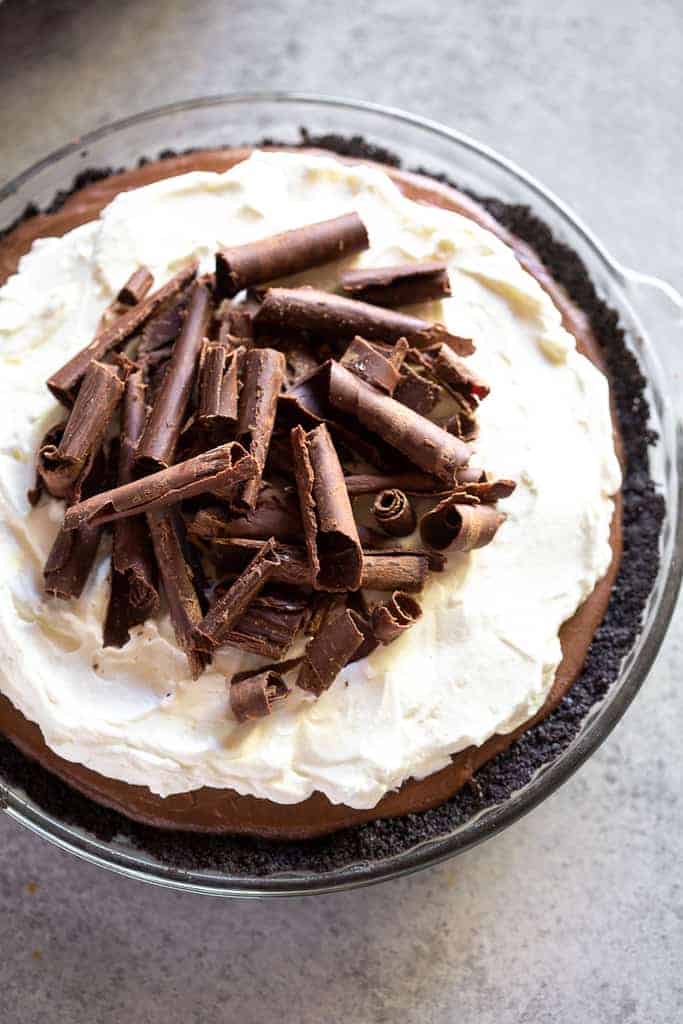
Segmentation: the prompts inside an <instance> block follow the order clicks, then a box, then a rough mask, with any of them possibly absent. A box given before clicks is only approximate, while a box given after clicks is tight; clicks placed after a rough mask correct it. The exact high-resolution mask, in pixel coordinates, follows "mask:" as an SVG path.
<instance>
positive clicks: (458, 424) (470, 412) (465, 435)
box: [443, 403, 479, 444]
mask: <svg viewBox="0 0 683 1024" xmlns="http://www.w3.org/2000/svg"><path fill="white" fill-rule="evenodd" d="M443 427H444V430H446V431H448V433H449V434H452V435H453V437H459V438H460V440H461V441H464V442H465V444H471V443H472V442H473V441H476V439H477V437H478V436H479V424H478V423H477V419H476V415H475V409H474V407H472V406H468V405H466V404H465V403H463V404H462V405H461V406H460V408H459V409H458V411H457V412H454V413H453V415H452V416H449V417H448V419H447V420H446V422H445V423H444V425H443Z"/></svg>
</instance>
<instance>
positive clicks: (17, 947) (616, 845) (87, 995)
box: [0, 0, 683, 1024]
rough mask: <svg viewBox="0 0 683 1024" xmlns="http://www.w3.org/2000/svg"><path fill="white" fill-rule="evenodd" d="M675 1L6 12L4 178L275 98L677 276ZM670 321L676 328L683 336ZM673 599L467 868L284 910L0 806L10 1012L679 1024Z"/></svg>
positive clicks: (121, 6) (682, 32)
mask: <svg viewBox="0 0 683 1024" xmlns="http://www.w3.org/2000/svg"><path fill="white" fill-rule="evenodd" d="M682 52H683V7H682V6H681V4H680V3H679V2H678V0H651V2H650V3H649V4H648V5H647V8H646V9H645V8H644V7H643V5H642V4H640V3H637V2H635V0H604V2H603V3H602V4H596V3H595V2H594V0H573V2H572V3H571V4H558V5H551V6H549V5H548V4H547V2H546V0H507V2H504V0H489V2H487V3H480V2H477V0H457V2H456V3H452V4H443V3H442V2H440V0H422V2H421V3H420V4H419V5H416V4H414V3H412V2H411V0H393V2H392V3H389V2H387V0H375V2H373V3H372V4H363V5H361V4H354V5H349V4H347V5H339V4H336V3H332V2H329V0H314V2H313V3H311V2H310V0H308V2H305V0H270V2H265V0H250V2H246V0H244V2H243V0H233V2H232V3H231V4H218V3H215V2H213V0H195V3H193V4H187V3H183V2H181V0H164V2H163V3H160V2H158V0H137V2H133V0H122V2H120V3H117V4H111V3H107V2H104V0H91V2H89V3H88V2H86V0H82V2H76V0H70V2H60V0H52V2H51V3H44V2H41V0H37V2H28V0H24V2H21V0H5V3H4V4H1V3H0V89H1V95H2V103H1V104H0V137H2V139H3V145H2V146H1V147H0V185H2V184H3V183H4V182H5V181H6V180H7V179H8V178H9V177H11V176H12V175H13V174H14V173H16V172H18V171H19V170H21V169H22V168H23V167H25V166H26V165H27V164H29V163H30V162H32V161H33V160H35V159H37V158H38V157H40V156H43V155H44V154H45V153H46V152H48V151H49V150H51V149H52V148H54V147H55V146H57V145H59V144H61V143H62V142H64V141H65V140H67V139H69V138H71V137H73V136H75V135H77V134H79V133H80V132H82V131H85V130H87V129H89V128H92V127H95V126H97V125H100V124H104V123H106V122H107V121H109V120H112V119H114V118H116V117H118V116H121V115H122V114H123V113H134V112H135V111H138V110H141V109H143V108H145V107H150V106H155V105H157V104H160V103H164V102H168V101H171V100H176V99H182V98H186V97H190V96H196V95H201V94H205V93H217V92H224V91H229V90H238V89H239V90H247V89H271V88H294V89H307V90H311V91H317V92H327V93H339V94H345V95H348V96H352V97H358V98H364V99H373V100H377V101H379V102H384V103H389V104H394V105H397V106H403V107H405V108H407V109H410V110H412V111H415V112H417V113H421V114H425V115H427V116H430V117H434V118H436V119H439V120H442V121H444V122H447V123H449V124H452V125H454V126H457V127H458V128H461V129H462V130H464V131H466V132H469V133H470V134H472V135H474V136H476V137H477V138H479V139H481V140H482V141H483V142H486V143H489V144H490V145H492V146H494V147H495V148H497V149H498V150H500V151H501V152H503V153H504V154H505V155H507V156H509V157H511V158H512V159H514V160H515V161H517V162H518V163H519V164H521V165H522V166H523V167H525V168H527V169H528V170H529V171H531V172H532V173H534V174H535V175H536V176H537V177H539V178H540V179H541V181H543V182H544V183H545V184H547V185H548V186H549V187H550V188H552V189H553V190H554V191H555V192H557V193H558V194H559V195H561V196H562V197H563V198H565V199H566V200H567V201H568V202H569V203H570V204H571V205H572V206H573V207H574V209H575V210H576V211H577V212H578V213H579V214H580V215H581V216H582V217H583V218H584V219H585V220H586V222H587V223H589V224H590V225H591V226H592V227H593V228H594V229H595V231H596V232H597V233H598V235H599V236H600V237H601V238H602V239H603V240H604V241H605V243H606V244H607V245H608V246H609V247H610V248H611V249H612V251H613V252H614V253H615V255H616V256H617V257H618V258H619V259H621V260H622V261H623V262H624V263H625V264H627V265H633V266H637V267H638V268H639V269H642V270H646V271H648V272H650V273H655V274H659V275H661V276H663V277H665V278H668V279H669V280H671V281H672V283H674V284H677V285H678V286H679V287H680V286H681V283H682V282H681V279H680V273H681V256H680V239H681V238H682V237H683V205H682V204H681V203H680V202H679V201H678V197H679V194H680V169H681V164H682V163H683V134H682V133H681V130H680V123H681V114H682V113H683V101H682V99H681V97H682V96H683V70H682V69H683V64H682V63H681V60H680V55H681V53H682ZM682 330H683V328H682ZM682 660H683V613H682V612H681V611H680V609H679V612H678V614H677V617H676V619H675V620H674V623H673V625H672V628H671V630H670V633H669V636H668V638H667V640H666V643H665V645H664V648H663V651H662V653H661V655H660V658H659V660H658V662H657V665H656V667H655V669H654V671H653V672H652V674H651V676H650V678H649V680H648V682H647V684H646V686H645V687H644V689H643V691H642V692H641V694H640V696H639V697H638V699H637V701H636V703H635V704H634V706H633V707H632V708H631V709H630V710H629V712H628V713H627V715H626V716H625V718H624V720H623V722H622V723H621V724H620V725H619V726H618V727H617V729H616V730H615V732H614V733H613V734H612V736H611V737H610V738H609V739H608V741H607V742H606V743H605V744H604V745H603V747H602V748H601V749H600V750H599V751H598V753H597V754H596V755H595V756H594V757H593V758H592V759H591V760H590V762H589V763H588V764H587V765H586V766H584V768H583V769H582V770H581V771H580V772H579V773H578V775H576V776H575V777H574V778H573V779H572V780H571V781H570V782H569V783H567V784H566V785H565V786H564V787H563V788H562V789H561V790H560V791H559V792H558V793H556V794H555V795H554V796H553V797H551V798H550V799H549V800H548V801H546V802H545V803H544V804H543V805H542V807H540V808H538V809H537V810H536V811H534V812H533V813H532V814H531V815H529V816H528V817H527V818H525V819H524V820H523V821H521V822H518V823H517V824H516V825H515V826H513V827H512V828H511V829H510V830H508V831H507V832H506V833H505V834H504V835H502V836H500V837H498V838H497V839H496V840H494V841H492V842H490V843H488V844H486V845H485V846H483V847H480V848H479V849H476V850H473V851H471V852H470V853H468V854H466V855H465V856H463V857H461V858H460V859H459V860H457V861H454V862H451V863H450V864H446V865H444V866H442V867H439V868H435V869H433V870H430V871H427V872H424V873H422V874H420V875H417V876H414V877H412V878H407V879H404V880H401V881H397V882H392V883H388V884H386V885H383V886H379V887H375V888H374V889H370V890H364V891H359V892H354V893H349V894H340V895H335V896H323V897H309V898H305V899H299V900H294V901H287V902H279V903H229V902H224V901H218V900H209V899H201V898H199V897H191V896H184V895H179V894H175V893H170V892H165V891H163V890H160V889H154V888H151V887H147V886H143V885H141V884H139V883H134V882H129V881H126V880H124V879H122V878H118V877H116V876H114V875H109V874H107V873H105V872H103V871H101V870H99V869H96V868H93V867H90V866H88V865H85V864H83V863H81V862H79V861H77V860H75V859H74V858H72V857H70V856H69V855H67V854H65V853H61V852H59V851H57V850H56V849H54V848H52V847H50V846H48V845H47V844H46V843H44V842H42V841H41V840H39V839H38V838H37V837H35V836H33V835H31V834H30V833H28V832H26V831H24V830H23V829H21V828H20V827H19V826H18V825H16V824H15V823H13V822H11V821H10V820H9V819H7V818H5V817H2V816H0V920H1V921H2V925H3V926H2V928H0V1016H2V1019H3V1021H7V1024H34V1022H35V1021H37V1020H40V1019H45V1020H48V1021H49V1022H50V1024H74V1022H80V1021H86V1020H87V1021H88V1022H89V1024H114V1022H116V1024H120V1022H125V1021H134V1022H135V1024H157V1022H163V1024H176V1022H181V1021H182V1022H183V1024H187V1022H193V1021H197V1022H200V1021H201V1022H203V1021H205V1020H209V1019H216V1020H223V1019H226V1020H227V1019H239V1020H240V1021H241V1024H252V1022H254V1024H256V1022H258V1024H268V1022H270V1021H287V1022H289V1021H297V1022H301V1024H317V1022H319V1021H322V1020H325V1021H330V1022H332V1024H336V1022H342V1021H343V1022H345V1024H379V1022H387V1024H388V1022H392V1024H393V1022H394V1021H398V1020H400V1021H402V1022H406V1024H412V1022H415V1024H417V1022H419V1024H450V1022H452V1021H454V1020H457V1021H458V1022H459V1024H494V1022H495V1024H565V1022H584V1021H590V1022H591V1024H673V1022H675V1021H677V1020H680V1019H681V1018H682V1017H683V980H682V976H681V971H680V961H681V955H682V953H683V897H682V895H681V863H682V862H683V827H682V825H683V821H682V813H681V802H680V790H681V784H682V782H683V777H682V769H681V763H682V761H683V742H682V740H681V727H680V722H681V712H682V711H683V695H682V691H681V686H680V665H681V662H682Z"/></svg>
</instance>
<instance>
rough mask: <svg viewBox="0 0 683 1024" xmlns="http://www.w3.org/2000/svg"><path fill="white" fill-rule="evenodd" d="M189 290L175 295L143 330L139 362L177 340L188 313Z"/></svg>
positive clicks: (138, 347) (138, 350)
mask: <svg viewBox="0 0 683 1024" xmlns="http://www.w3.org/2000/svg"><path fill="white" fill-rule="evenodd" d="M188 290H189V289H187V290H183V291H181V292H180V293H179V294H178V295H174V296H173V297H172V298H171V299H169V300H168V301H167V302H165V303H164V305H163V306H161V308H160V309H159V310H158V311H157V312H156V313H155V314H154V316H151V317H150V318H149V320H148V321H147V323H146V324H145V326H144V327H143V328H142V333H141V335H140V341H139V342H138V346H137V352H136V355H137V359H138V360H141V357H142V356H145V357H149V354H150V353H152V352H158V351H160V350H162V349H166V348H167V347H168V346H169V345H172V344H173V342H174V341H175V340H176V338H177V337H178V335H179V334H180V331H181V328H182V326H183V321H184V319H185V315H186V313H187V300H188ZM169 354H170V350H169Z"/></svg>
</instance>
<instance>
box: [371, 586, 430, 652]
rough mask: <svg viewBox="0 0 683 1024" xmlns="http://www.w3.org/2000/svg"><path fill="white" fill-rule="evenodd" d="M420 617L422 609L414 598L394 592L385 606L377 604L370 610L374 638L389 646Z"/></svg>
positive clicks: (397, 591) (400, 592)
mask: <svg viewBox="0 0 683 1024" xmlns="http://www.w3.org/2000/svg"><path fill="white" fill-rule="evenodd" d="M421 615H422V609H421V608H420V606H419V604H418V603H417V601H416V600H415V598H414V597H411V596H410V594H406V593H404V592H402V591H400V590H396V591H394V593H393V594H392V595H391V598H390V599H389V600H388V601H387V602H386V604H378V605H376V606H375V607H374V608H373V609H372V629H373V632H374V634H375V637H376V638H377V640H379V642H380V643H382V644H390V643H391V642H392V641H393V640H396V638H397V637H399V636H400V635H401V633H405V631H406V630H407V629H410V627H411V626H414V625H415V623H416V622H417V620H418V619H419V618H420V617H421Z"/></svg>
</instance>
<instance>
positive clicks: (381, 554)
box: [361, 550, 446, 593]
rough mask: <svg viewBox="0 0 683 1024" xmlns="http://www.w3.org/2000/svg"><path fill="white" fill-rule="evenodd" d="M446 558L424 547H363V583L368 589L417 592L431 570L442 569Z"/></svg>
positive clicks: (440, 570)
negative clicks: (388, 549) (437, 557)
mask: <svg viewBox="0 0 683 1024" xmlns="http://www.w3.org/2000/svg"><path fill="white" fill-rule="evenodd" d="M445 564H446V560H445V558H441V559H440V560H435V559H434V558H433V555H432V553H431V552H430V553H429V554H427V553H426V552H424V551H402V550H399V551H364V552H363V578H362V580H361V585H362V586H363V587H366V588H367V589H368V590H406V591H410V592H412V593H418V592H419V591H420V590H422V588H423V587H424V585H425V583H426V581H427V576H428V575H429V572H430V570H432V571H435V572H442V571H443V568H444V566H445Z"/></svg>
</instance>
